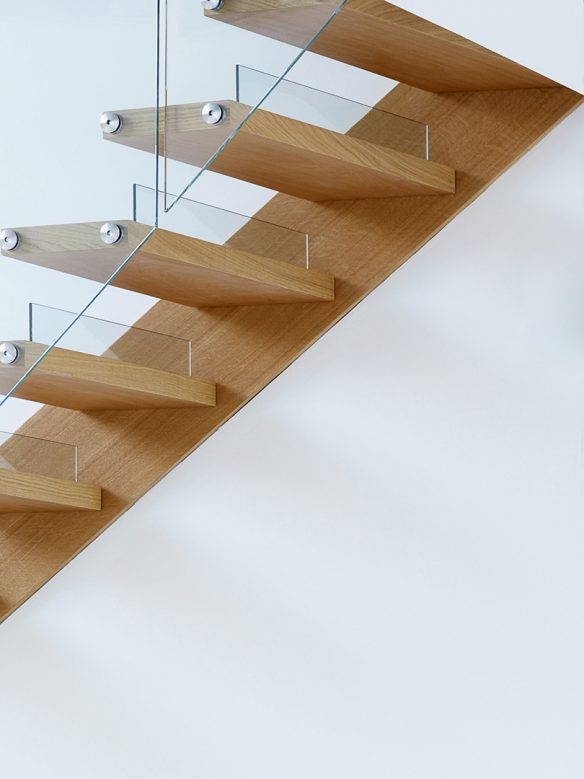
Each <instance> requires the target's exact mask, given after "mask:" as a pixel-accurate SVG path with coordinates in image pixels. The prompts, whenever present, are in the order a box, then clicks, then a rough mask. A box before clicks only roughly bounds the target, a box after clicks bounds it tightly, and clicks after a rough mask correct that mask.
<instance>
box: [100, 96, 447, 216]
mask: <svg viewBox="0 0 584 779" xmlns="http://www.w3.org/2000/svg"><path fill="white" fill-rule="evenodd" d="M203 105H204V104H203V103H190V104H185V105H176V106H170V107H169V108H168V109H167V111H166V112H164V111H163V112H162V116H161V126H162V129H161V132H162V131H163V129H164V124H166V139H167V147H166V155H167V157H168V158H170V159H173V160H178V161H179V162H186V163H188V164H190V165H196V166H198V167H201V166H203V165H205V164H206V163H207V161H208V160H209V158H210V157H211V156H212V155H213V153H214V152H215V151H216V150H217V149H218V148H219V147H220V146H221V144H222V143H223V142H224V141H226V140H227V138H228V137H229V136H230V135H231V134H232V133H233V131H234V130H236V129H237V128H238V127H239V126H240V124H241V122H242V121H243V120H244V119H245V118H246V117H247V116H248V114H249V111H250V107H249V106H246V105H244V104H243V103H237V102H235V101H232V100H223V101H221V105H222V106H223V107H224V110H225V118H224V120H223V121H222V122H221V123H220V124H217V125H208V124H206V123H205V122H204V121H203V120H202V117H201V109H202V106H203ZM119 114H120V115H121V116H122V119H123V124H122V129H121V130H120V131H119V132H118V133H114V134H111V133H104V136H103V137H104V138H105V139H106V140H109V141H112V142H115V143H121V144H124V145H127V146H131V147H133V148H136V149H142V150H143V151H148V152H152V150H153V137H154V119H155V117H154V111H153V109H151V108H144V109H131V110H128V111H119ZM162 141H163V136H161V142H162ZM209 167H210V170H213V171H215V172H217V173H223V174H225V175H228V176H232V177H234V178H239V179H243V180H244V181H251V182H252V183H253V184H259V185H260V186H264V187H269V188H270V189H275V190H278V191H280V192H285V193H287V194H289V195H294V196H295V197H299V198H303V199H305V200H315V201H318V200H355V199H359V198H379V197H394V196H397V197H399V196H405V195H443V194H452V193H453V192H454V191H455V173H454V170H453V169H452V168H451V167H449V166H448V165H443V164H440V163H436V162H431V161H429V160H425V159H421V158H420V157H417V156H415V155H413V154H407V153H405V152H401V151H397V150H395V149H392V148H390V147H388V146H382V145H380V144H379V143H371V142H369V141H366V140H363V139H362V138H354V137H351V136H350V135H342V134H341V133H336V132H332V131H331V130H325V129H323V128H322V127H315V126H314V125H311V124H307V123H306V122H300V121H298V120H296V119H290V118H289V117H285V116H281V115H279V114H274V113H271V112H269V111H263V110H261V109H260V110H256V111H255V112H254V113H253V115H252V116H250V117H249V118H248V119H247V121H245V123H244V124H243V125H242V126H241V127H240V129H239V130H238V131H237V133H236V135H235V136H234V137H233V138H232V140H231V141H230V142H229V143H228V144H227V145H226V146H225V148H224V149H223V150H222V151H221V153H220V154H219V155H218V156H217V158H216V159H215V160H214V161H213V162H212V163H211V165H210V166H209Z"/></svg>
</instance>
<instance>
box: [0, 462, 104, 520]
mask: <svg viewBox="0 0 584 779" xmlns="http://www.w3.org/2000/svg"><path fill="white" fill-rule="evenodd" d="M100 508H101V489H100V488H99V487H96V486H95V485H94V484H82V483H81V482H76V481H67V480H65V479H55V478H53V477H51V476H41V475H39V474H36V473H24V472H20V471H9V470H5V469H4V468H0V512H1V513H9V512H14V511H41V512H44V511H99V509H100Z"/></svg>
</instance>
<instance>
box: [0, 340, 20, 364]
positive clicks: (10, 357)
mask: <svg viewBox="0 0 584 779" xmlns="http://www.w3.org/2000/svg"><path fill="white" fill-rule="evenodd" d="M19 355H20V349H19V348H18V346H17V345H16V344H11V343H4V344H0V365H12V363H14V362H16V361H17V360H18V357H19Z"/></svg>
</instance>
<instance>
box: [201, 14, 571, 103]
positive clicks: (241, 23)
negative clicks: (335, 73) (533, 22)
mask: <svg viewBox="0 0 584 779" xmlns="http://www.w3.org/2000/svg"><path fill="white" fill-rule="evenodd" d="M337 5H340V3H337ZM331 13H332V7H331V6H327V5H324V4H323V3H306V2H296V1H295V2H291V3H290V2H282V1H281V0H224V3H223V5H222V6H221V8H220V9H219V10H218V11H205V16H207V17H208V18H210V19H217V20H219V21H223V22H226V23H228V24H233V25H235V26H237V27H242V28H244V29H246V30H251V31H253V32H256V33H259V34H261V35H267V36H269V37H271V38H276V39H277V40H280V41H285V42H286V43H290V44H292V45H293V46H298V47H299V48H303V47H304V46H306V45H307V44H308V43H309V42H310V41H311V39H312V37H313V36H314V35H315V34H316V33H317V32H318V30H320V29H321V28H322V26H323V25H324V24H325V22H327V20H328V19H329V18H330V15H331ZM501 23H502V24H504V20H501ZM310 50H311V51H313V52H315V53H316V54H322V55H323V56H325V57H330V58H331V59H336V60H339V61H340V62H346V63H348V64H349V65H355V66H356V67H358V68H363V69H364V70H370V71H373V72H374V73H379V74H381V75H382V76H387V77H388V78H393V79H395V80H396V81H400V82H402V83H404V84H410V85H411V86H415V87H418V88H420V89H427V90H429V91H431V92H460V91H469V90H475V91H476V90H483V89H489V90H490V89H521V88H534V87H551V86H558V85H557V84H555V83H554V82H553V81H551V80H550V79H548V78H545V76H541V75H540V74H539V73H535V72H534V71H532V70H529V69H528V68H525V67H523V66H522V65H518V64H517V63H516V62H512V61H511V60H509V59H507V58H506V57H502V56H501V55H499V54H496V53H494V52H492V51H489V50H488V49H485V48H483V47H482V46H479V45H478V44H476V43H473V42H472V41H469V40H467V39H466V38H463V37H462V36H460V35H457V34H456V33H454V32H451V31H450V30H446V29H445V28H444V27H439V26H438V25H436V24H433V23H432V22H429V21H427V20H426V19H422V18H421V17H419V16H415V15H414V14H412V13H410V12H409V11H404V10H403V9H402V8H399V7H398V6H396V5H393V4H392V3H387V2H385V0H349V2H348V3H346V4H345V5H344V6H343V7H342V8H341V10H340V11H339V12H338V13H337V14H336V16H334V18H333V19H332V21H330V22H329V24H328V25H327V26H326V27H325V29H324V30H323V32H322V33H321V34H320V35H319V36H318V38H317V40H316V41H315V42H314V44H312V45H311V47H310Z"/></svg>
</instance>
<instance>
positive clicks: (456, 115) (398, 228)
mask: <svg viewBox="0 0 584 779" xmlns="http://www.w3.org/2000/svg"><path fill="white" fill-rule="evenodd" d="M581 101H582V97H581V96H580V95H577V94H575V93H573V92H570V91H569V90H567V89H563V88H555V89H533V90H530V89H526V90H509V91H492V92H474V93H471V92H468V93H443V94H431V93H428V92H423V91H421V90H418V89H415V88H413V87H409V86H403V85H402V86H399V87H397V88H396V89H395V90H394V91H392V92H391V93H390V94H389V95H388V96H387V97H386V98H385V99H384V100H383V101H382V107H384V108H386V109H387V110H389V111H394V112H396V113H399V114H403V115H404V116H409V117H411V118H413V119H417V120H419V121H424V122H428V123H429V124H430V125H431V127H432V149H433V154H434V156H435V159H436V160H437V161H439V162H441V163H443V164H444V165H447V166H451V167H453V168H456V171H457V189H456V193H455V194H452V195H445V196H442V197H429V196H418V197H403V198H387V199H376V200H355V201H336V202H322V203H314V202H308V201H304V200H299V199H296V198H293V197H290V196H287V195H277V196H276V197H275V198H274V199H273V200H272V201H270V202H269V203H268V204H267V205H266V206H265V208H264V209H263V210H262V212H261V214H260V216H262V217H264V218H266V219H268V220H269V221H272V222H276V223H278V222H279V223H281V224H282V225H285V226H288V227H291V228H294V229H298V230H304V231H307V232H308V233H309V234H310V239H311V246H312V262H313V265H314V267H315V268H317V269H321V270H323V271H328V272H332V273H333V274H334V275H335V278H336V297H335V300H334V302H330V303H303V304H298V305H290V304H288V305H274V306H244V307H234V308H202V309H191V308H187V307H185V306H179V305H176V304H173V303H168V302H161V303H158V304H156V305H155V306H154V307H153V308H152V309H151V310H150V311H149V312H148V313H147V314H146V316H145V317H144V319H143V320H142V322H141V323H140V324H141V325H142V326H144V327H148V328H149V329H153V330H158V331H160V332H166V333H168V334H170V335H178V336H181V337H183V338H189V339H191V340H192V341H193V343H194V344H195V349H194V353H193V370H194V373H195V374H196V375H208V376H213V378H214V379H215V380H216V381H217V382H218V385H219V392H218V402H217V406H216V407H214V408H203V409H190V410H189V409H186V410H185V409H181V410H176V409H175V410H157V411H136V412H91V413H80V412H76V411H68V410H61V409H54V408H44V409H42V410H41V411H40V412H39V413H38V414H36V415H35V416H34V417H33V418H32V419H31V420H30V421H29V422H28V423H27V424H26V425H25V426H24V428H23V430H22V432H25V433H29V434H31V435H37V436H41V437H46V438H53V439H56V440H62V441H67V442H77V443H78V444H79V453H80V478H81V479H82V480H83V481H86V482H90V483H95V484H100V485H101V486H102V487H103V509H102V511H101V512H69V513H63V514H60V513H55V514H52V515H51V517H50V521H47V517H46V515H41V514H34V513H29V514H10V515H9V514H4V515H2V517H0V613H1V614H2V615H4V616H5V615H7V614H9V613H10V611H11V610H13V609H14V608H16V607H17V606H18V605H19V604H20V603H22V602H23V600H25V599H26V598H27V597H29V596H30V595H31V594H32V593H33V592H34V591H35V590H36V589H37V588H38V587H40V586H41V585H42V584H43V583H44V582H45V581H47V579H49V578H50V577H52V576H53V575H54V574H55V573H56V572H57V571H58V570H59V569H60V568H61V567H62V566H63V565H65V564H66V563H67V562H68V561H69V560H70V559H71V558H72V557H73V556H74V555H76V554H77V553H78V552H79V551H80V550H81V549H83V547H84V546H86V545H87V544H88V543H89V542H90V541H91V540H92V539H94V538H95V537H96V536H97V535H98V534H99V533H101V532H102V531H103V530H104V529H105V528H106V527H107V526H108V525H109V524H110V523H111V522H113V521H114V520H115V519H116V518H117V517H119V516H120V515H121V514H123V512H124V511H126V510H127V509H128V508H129V507H130V506H132V504H133V503H135V501H137V500H138V498H140V497H141V496H142V495H144V493H145V492H147V490H148V489H150V487H152V485H153V484H155V483H156V482H157V481H158V480H159V479H161V478H162V477H163V476H164V475H165V474H166V473H167V472H168V471H169V470H170V469H171V468H173V467H174V466H175V465H176V464H177V463H179V462H180V461H181V460H182V459H184V458H185V457H186V456H187V455H188V454H189V453H190V452H192V451H193V449H195V448H196V447H197V446H199V445H200V444H201V443H202V442H203V441H204V440H205V439H206V438H207V437H208V436H210V435H211V434H212V433H213V431H214V430H216V429H217V428H218V427H219V426H220V425H222V424H223V423H224V422H225V421H226V420H227V419H229V417H230V416H232V415H233V414H234V413H235V412H236V411H237V410H238V409H239V408H241V407H242V406H243V405H244V404H245V403H247V402H248V401H249V400H250V398H252V397H253V396H254V395H255V394H256V393H258V392H259V391H260V390H261V389H262V388H263V387H265V386H266V385H267V384H268V383H269V382H270V381H272V380H273V379H274V377H276V376H277V375H278V374H279V373H280V372H281V371H283V370H284V369H285V368H286V367H287V366H288V365H290V363H291V362H293V361H294V360H295V359H296V358H297V357H298V356H299V355H300V354H302V352H303V351H304V350H305V349H307V348H308V347H309V346H310V345H311V344H312V343H313V342H314V341H315V340H316V339H318V338H319V337H320V336H322V335H323V333H325V332H326V331H327V330H328V329H329V328H330V327H332V326H333V325H334V324H335V322H337V321H338V320H339V319H340V318H341V317H343V316H344V315H345V314H346V313H347V312H348V311H349V310H350V309H351V308H353V307H354V306H355V305H357V303H359V301H360V300H362V299H363V298H364V297H365V296H366V295H367V294H368V293H370V292H371V291H372V290H373V289H374V288H375V287H377V286H378V285H379V284H380V283H381V282H382V281H383V280H384V279H386V278H387V277H388V276H389V275H390V274H391V273H392V272H393V271H394V270H396V268H398V267H400V265H402V264H403V263H404V262H405V261H406V260H407V259H408V258H409V257H411V256H412V254H414V253H415V252H416V251H417V250H418V249H419V248H420V247H421V246H423V245H424V244H425V243H426V242H427V241H428V240H430V239H431V238H432V236H433V235H435V234H436V233H437V232H438V231H439V230H440V229H441V228H443V227H444V225H446V224H447V223H448V222H449V221H450V220H451V219H453V218H454V217H455V216H456V215H457V214H458V213H459V212H460V211H461V210H462V209H464V208H465V207H466V206H467V205H468V204H469V203H471V202H472V201H473V200H474V199H475V198H476V197H477V196H478V195H480V193H481V192H482V191H483V190H484V189H485V188H486V187H488V186H489V184H491V183H492V182H493V181H494V180H495V179H497V178H498V177H499V176H500V175H501V174H502V173H503V172H504V171H505V170H506V169H507V168H508V167H509V166H510V165H512V164H513V163H514V162H515V161H516V160H517V159H519V158H520V157H521V156H522V155H523V154H525V153H526V152H527V151H528V150H529V149H530V148H531V147H532V146H533V145H534V144H535V143H536V142H537V141H538V140H539V139H540V138H542V137H543V136H544V135H545V134H546V133H547V132H549V131H550V130H551V129H552V128H553V127H554V126H555V125H556V124H557V123H558V122H560V121H561V120H562V119H563V118H564V117H565V116H566V115H567V114H569V113H570V112H571V111H572V110H574V108H575V107H576V106H577V105H579V104H580V103H581ZM367 126H368V123H367V118H365V120H363V122H362V126H361V128H360V130H361V132H367ZM370 131H371V138H370V140H371V142H373V143H375V141H376V138H375V133H376V126H375V123H374V122H373V123H372V126H371V128H370ZM247 240H248V239H247V238H246V236H245V228H244V230H243V231H242V233H241V242H242V245H244V246H245V245H246V241H247ZM477 240H480V236H477ZM233 245H234V246H235V247H236V248H237V242H234V243H233ZM469 253H471V254H472V246H471V247H469ZM250 445H251V442H250ZM163 521H164V519H163V518H161V522H163Z"/></svg>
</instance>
